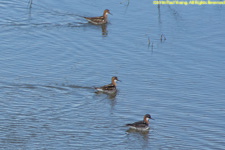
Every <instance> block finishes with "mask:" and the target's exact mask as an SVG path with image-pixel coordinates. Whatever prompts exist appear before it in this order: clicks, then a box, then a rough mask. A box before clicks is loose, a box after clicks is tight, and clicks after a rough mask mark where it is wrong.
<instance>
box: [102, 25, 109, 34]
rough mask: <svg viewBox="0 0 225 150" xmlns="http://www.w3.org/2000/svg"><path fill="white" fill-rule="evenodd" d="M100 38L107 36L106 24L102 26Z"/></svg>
mask: <svg viewBox="0 0 225 150" xmlns="http://www.w3.org/2000/svg"><path fill="white" fill-rule="evenodd" d="M101 26H102V36H107V35H108V31H107V24H102V25H101Z"/></svg>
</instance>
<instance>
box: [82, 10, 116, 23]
mask: <svg viewBox="0 0 225 150" xmlns="http://www.w3.org/2000/svg"><path fill="white" fill-rule="evenodd" d="M108 14H111V13H110V11H109V10H108V9H105V10H104V13H103V16H99V17H84V18H85V19H87V20H88V21H89V22H90V23H92V24H105V23H107V15H108ZM111 15H112V14H111Z"/></svg>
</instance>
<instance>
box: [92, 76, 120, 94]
mask: <svg viewBox="0 0 225 150" xmlns="http://www.w3.org/2000/svg"><path fill="white" fill-rule="evenodd" d="M116 81H120V80H119V79H118V78H117V77H115V76H114V77H112V83H111V84H108V85H104V86H101V87H95V89H96V90H97V91H99V92H104V93H114V92H116V91H117V89H116V86H117V85H116Z"/></svg>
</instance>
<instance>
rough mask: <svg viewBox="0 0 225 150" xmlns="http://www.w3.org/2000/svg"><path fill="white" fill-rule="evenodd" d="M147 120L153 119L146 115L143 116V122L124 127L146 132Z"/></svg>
mask: <svg viewBox="0 0 225 150" xmlns="http://www.w3.org/2000/svg"><path fill="white" fill-rule="evenodd" d="M149 119H153V118H152V117H151V115H150V114H146V115H145V116H144V120H142V121H138V122H135V123H131V124H126V126H129V127H130V129H135V130H142V131H146V130H149ZM153 120H154V119H153Z"/></svg>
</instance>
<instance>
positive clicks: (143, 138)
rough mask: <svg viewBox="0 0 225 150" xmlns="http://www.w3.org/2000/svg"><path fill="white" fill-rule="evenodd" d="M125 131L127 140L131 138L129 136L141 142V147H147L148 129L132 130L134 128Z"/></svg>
mask: <svg viewBox="0 0 225 150" xmlns="http://www.w3.org/2000/svg"><path fill="white" fill-rule="evenodd" d="M126 132H127V133H128V134H127V138H128V140H129V139H131V138H132V139H134V138H135V141H139V142H138V143H142V144H141V145H142V148H143V149H145V148H147V147H148V143H149V142H148V140H149V130H147V131H141V132H140V131H137V130H134V129H128V130H127V131H126ZM129 141H130V140H129Z"/></svg>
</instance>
